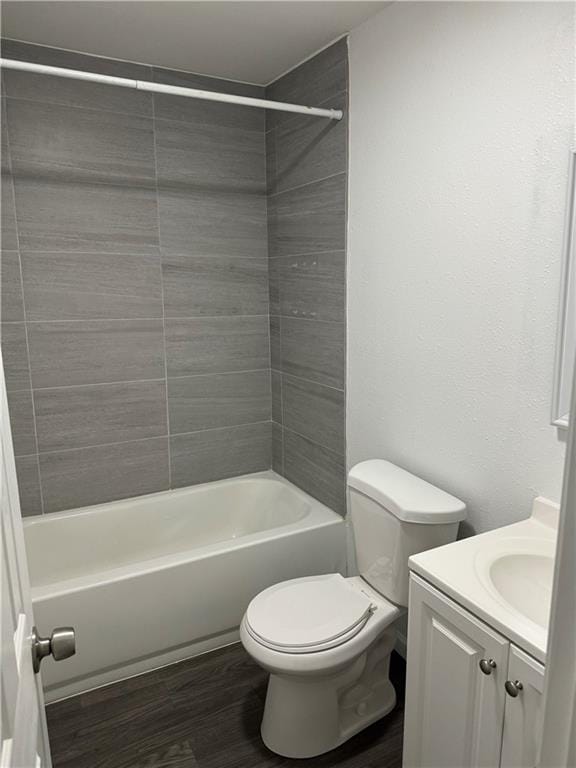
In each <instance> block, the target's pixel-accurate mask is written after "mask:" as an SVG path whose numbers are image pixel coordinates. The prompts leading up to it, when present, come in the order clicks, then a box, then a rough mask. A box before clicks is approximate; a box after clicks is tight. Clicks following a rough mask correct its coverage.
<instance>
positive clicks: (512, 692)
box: [504, 680, 524, 699]
mask: <svg viewBox="0 0 576 768" xmlns="http://www.w3.org/2000/svg"><path fill="white" fill-rule="evenodd" d="M504 688H505V689H506V693H507V694H508V696H512V698H513V699H515V698H516V696H518V694H519V693H520V691H523V690H524V686H523V685H522V683H521V682H520V680H514V682H512V680H506V682H505V683H504Z"/></svg>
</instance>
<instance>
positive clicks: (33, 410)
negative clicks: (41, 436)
mask: <svg viewBox="0 0 576 768" xmlns="http://www.w3.org/2000/svg"><path fill="white" fill-rule="evenodd" d="M5 129H6V153H7V155H8V167H9V171H10V183H11V186H12V193H11V194H12V205H13V206H14V225H15V229H16V243H17V246H18V267H19V270H20V287H21V290H22V312H23V315H24V338H25V339H26V357H27V359H28V379H29V381H30V400H31V405H32V422H33V424H34V443H35V445H36V470H37V472H38V492H39V494H40V514H41V515H43V514H44V509H45V505H44V492H43V488H42V474H41V471H40V452H39V443H38V427H37V424H36V404H35V402H34V390H33V387H32V361H31V357H30V342H29V339H28V322H27V314H26V298H25V292H24V276H23V272H22V258H21V252H20V227H19V226H18V213H17V209H16V184H15V183H14V175H13V173H12V158H11V153H10V133H9V130H8V113H7V112H6V125H5ZM6 396H7V397H8V390H7V389H6ZM30 455H32V454H30ZM14 463H16V456H14ZM18 496H20V492H18ZM20 514H21V515H22V517H24V514H23V513H22V505H20Z"/></svg>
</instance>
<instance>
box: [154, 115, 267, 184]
mask: <svg viewBox="0 0 576 768" xmlns="http://www.w3.org/2000/svg"><path fill="white" fill-rule="evenodd" d="M156 154H157V162H158V180H159V182H160V184H181V185H185V186H190V187H192V188H206V189H208V190H213V191H222V192H230V191H232V190H235V191H238V192H246V193H260V194H263V193H264V191H265V167H264V166H265V147H264V141H263V136H262V132H261V131H258V130H257V131H246V130H242V129H240V128H238V127H237V126H234V127H226V126H220V125H198V126H194V130H191V129H190V125H189V124H187V123H182V122H175V121H169V120H157V121H156Z"/></svg>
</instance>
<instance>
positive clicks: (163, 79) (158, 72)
mask: <svg viewBox="0 0 576 768" xmlns="http://www.w3.org/2000/svg"><path fill="white" fill-rule="evenodd" d="M153 77H154V80H155V82H158V83H164V84H166V85H177V86H180V87H183V88H199V89H200V90H203V91H223V92H224V93H233V94H236V95H240V96H252V97H255V98H260V99H262V98H264V93H265V90H264V88H263V87H260V86H255V85H248V84H247V83H236V82H232V81H224V80H220V79H218V78H213V77H207V76H205V75H195V74H189V73H186V72H177V71H173V70H167V69H156V68H154V70H153ZM154 113H155V115H156V117H157V118H161V119H164V120H183V121H185V122H187V123H192V124H193V125H195V126H198V125H217V126H226V127H229V128H239V129H242V130H252V131H260V132H262V131H263V130H264V110H261V109H254V108H253V107H242V106H238V105H234V104H224V103H222V102H216V101H199V100H196V99H183V98H179V97H177V96H168V95H165V94H154Z"/></svg>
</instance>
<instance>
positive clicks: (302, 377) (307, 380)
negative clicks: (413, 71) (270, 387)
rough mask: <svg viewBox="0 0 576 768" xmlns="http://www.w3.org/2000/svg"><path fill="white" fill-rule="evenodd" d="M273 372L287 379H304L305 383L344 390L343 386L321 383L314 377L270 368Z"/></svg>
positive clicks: (335, 390)
mask: <svg viewBox="0 0 576 768" xmlns="http://www.w3.org/2000/svg"><path fill="white" fill-rule="evenodd" d="M272 370H273V371H274V372H275V373H279V374H280V375H282V376H287V377H288V378H289V379H297V380H298V381H305V382H306V383H307V384H312V385H313V386H315V387H323V388H324V389H331V390H333V391H334V392H344V391H345V390H344V387H333V386H332V385H331V384H323V383H322V382H320V381H314V379H308V378H306V377H305V376H298V374H296V373H288V372H286V371H282V370H280V369H278V368H273V369H272Z"/></svg>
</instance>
